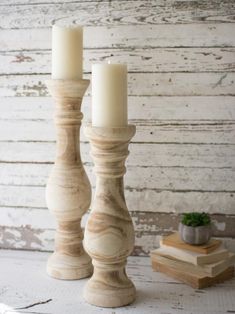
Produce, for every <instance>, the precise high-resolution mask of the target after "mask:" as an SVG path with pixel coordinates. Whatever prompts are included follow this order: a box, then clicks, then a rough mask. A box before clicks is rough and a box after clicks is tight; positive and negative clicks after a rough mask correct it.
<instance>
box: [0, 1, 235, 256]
mask: <svg viewBox="0 0 235 314" xmlns="http://www.w3.org/2000/svg"><path fill="white" fill-rule="evenodd" d="M57 21H62V22H63V23H65V24H66V23H78V24H82V25H84V26H85V34H84V45H85V53H84V54H85V55H84V72H85V77H87V78H89V77H90V70H91V63H92V62H95V61H105V60H107V59H109V60H111V61H114V62H115V61H118V62H126V63H128V67H129V117H130V122H131V123H135V124H136V126H137V134H136V136H135V138H134V139H133V143H132V144H131V146H130V150H131V154H130V157H129V159H128V162H127V164H128V173H127V175H126V191H125V193H126V198H127V203H128V206H129V209H130V212H131V215H132V218H133V221H134V223H135V230H136V248H135V251H134V254H137V255H146V254H148V253H149V250H150V249H152V248H153V247H155V246H156V245H157V241H158V237H159V235H162V234H166V233H167V232H169V231H172V230H175V229H176V228H177V222H178V220H179V214H180V213H181V212H183V211H191V210H198V211H202V210H205V211H208V212H209V213H211V214H212V217H213V220H214V224H215V228H214V234H215V235H217V236H219V237H225V238H226V240H227V243H228V245H230V246H231V247H232V246H233V247H235V245H234V241H235V240H233V238H235V97H234V96H235V1H234V0H222V1H220V0H207V1H199V0H180V1H177V0H156V1H154V0H152V1H151V0H143V1H140V0H137V1H134V0H130V1H127V0H125V1H124V0H123V1H118V0H113V1H95V0H93V1H92V0H91V1H90V0H77V1H76V0H63V1H62V0H58V1H56V0H35V1H33V0H1V2H0V96H1V102H0V141H1V143H0V246H1V247H4V248H21V249H31V250H46V251H47V250H52V248H53V237H54V228H55V220H54V217H53V216H51V215H50V214H49V212H48V210H47V208H46V204H45V198H44V192H45V182H46V179H47V177H48V173H49V171H50V169H51V167H52V163H53V160H54V155H55V131H54V127H53V121H52V113H53V103H52V99H51V98H50V97H48V96H49V95H48V91H47V89H46V87H45V84H44V82H45V79H47V78H48V77H49V76H50V64H51V61H50V42H51V30H50V26H51V24H52V23H55V22H57ZM90 106H91V99H90V92H88V93H87V96H86V97H85V99H84V104H83V112H84V114H85V117H86V118H85V119H89V118H90ZM81 140H82V153H83V160H84V163H85V166H86V170H87V172H88V174H89V176H90V178H91V181H92V184H93V186H94V182H95V181H94V176H93V175H92V162H91V159H90V157H89V155H88V153H89V144H88V142H87V140H86V138H85V137H84V136H83V135H82V139H81Z"/></svg>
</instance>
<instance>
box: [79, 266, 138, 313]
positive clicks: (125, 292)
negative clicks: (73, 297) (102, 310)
mask: <svg viewBox="0 0 235 314" xmlns="http://www.w3.org/2000/svg"><path fill="white" fill-rule="evenodd" d="M93 264H94V267H95V268H94V274H93V276H92V278H91V279H90V280H89V281H88V282H87V284H86V286H85V290H84V295H83V296H84V299H85V300H86V302H88V303H90V304H93V305H96V306H100V307H120V306H125V305H128V304H130V303H132V302H133V301H134V299H135V296H136V289H135V286H134V285H133V283H132V281H131V280H130V279H129V278H128V277H127V275H126V271H125V268H124V266H125V264H126V263H120V264H115V265H114V264H111V265H107V264H106V265H104V264H103V263H101V264H99V263H98V262H97V261H95V262H94V261H93Z"/></svg>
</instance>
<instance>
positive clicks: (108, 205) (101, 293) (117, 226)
mask: <svg viewBox="0 0 235 314" xmlns="http://www.w3.org/2000/svg"><path fill="white" fill-rule="evenodd" d="M134 133H135V127H134V126H132V125H129V126H127V127H123V128H102V127H87V128H85V134H86V136H87V137H88V138H89V140H90V142H91V155H92V158H93V160H94V163H95V172H96V176H97V180H96V192H95V198H94V201H93V206H92V211H91V213H90V216H89V218H88V221H87V224H86V228H85V235H84V240H85V241H84V245H85V248H86V251H87V252H88V254H89V255H90V256H91V257H92V263H93V266H94V273H93V276H92V277H91V279H89V280H88V283H87V284H86V286H85V290H84V294H83V295H84V298H85V300H86V301H87V302H88V303H90V304H93V305H96V306H100V307H120V306H124V305H127V304H129V303H131V302H133V300H134V299H135V295H136V290H135V287H134V285H133V283H132V282H131V280H130V279H129V278H128V277H127V274H126V270H125V265H126V259H127V256H128V255H130V253H131V252H132V250H133V247H134V228H133V224H132V220H131V217H130V214H129V212H128V209H127V207H126V202H125V197H124V188H123V175H124V173H125V171H126V169H125V160H126V157H127V156H128V144H129V141H130V139H131V138H132V137H133V135H134Z"/></svg>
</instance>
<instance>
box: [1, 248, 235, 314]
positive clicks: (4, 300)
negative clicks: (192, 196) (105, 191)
mask: <svg viewBox="0 0 235 314" xmlns="http://www.w3.org/2000/svg"><path fill="white" fill-rule="evenodd" d="M48 255H49V254H48V253H41V252H27V251H10V250H0V313H1V314H3V313H4V314H13V313H14V314H17V313H30V314H77V313H81V314H93V313H103V314H106V313H109V314H118V313H134V314H150V313H151V314H153V313H154V314H158V313H159V314H175V313H180V314H205V313H211V314H225V313H235V279H232V280H229V281H227V282H225V283H223V284H219V285H216V286H214V287H211V288H207V289H203V290H195V289H193V288H191V287H189V286H187V285H185V284H182V283H180V282H177V281H176V280H174V279H172V278H170V277H167V276H166V275H164V274H161V273H157V272H153V271H152V268H151V265H150V258H147V257H130V258H129V260H128V269H127V272H128V274H129V276H130V277H131V278H132V280H133V281H134V283H135V285H136V288H137V299H136V301H135V302H134V303H133V304H132V305H129V306H126V307H123V308H118V309H117V308H116V309H112V308H111V309H110V308H109V309H105V308H98V307H95V306H91V305H89V304H87V303H85V302H84V300H83V297H82V291H83V287H84V284H85V282H86V281H87V279H83V280H77V281H61V280H56V279H53V278H50V277H49V276H47V274H46V272H45V266H46V260H47V257H48Z"/></svg>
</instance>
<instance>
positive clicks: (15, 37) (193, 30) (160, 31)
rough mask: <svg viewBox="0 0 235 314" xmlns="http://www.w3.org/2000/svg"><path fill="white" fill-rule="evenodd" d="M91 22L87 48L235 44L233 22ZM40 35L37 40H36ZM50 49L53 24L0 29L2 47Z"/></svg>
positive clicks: (88, 29) (88, 28)
mask: <svg viewBox="0 0 235 314" xmlns="http://www.w3.org/2000/svg"><path fill="white" fill-rule="evenodd" d="M136 27H137V26H135V25H128V26H125V25H124V26H121V25H120V26H113V27H105V26H98V25H97V26H94V27H92V26H90V27H86V28H85V30H84V48H89V49H93V48H119V49H120V48H121V49H125V48H133V49H134V48H148V49H152V48H156V47H178V48H180V47H235V38H234V36H233V33H234V31H233V24H230V23H221V24H203V23H202V24H189V25H186V24H177V25H171V24H166V25H140V26H138V31H136ZM35 39H37V40H35ZM44 49H51V30H50V28H48V29H45V28H40V29H34V28H31V26H30V28H27V29H6V30H4V29H3V30H1V47H0V51H8V50H14V51H15V50H44Z"/></svg>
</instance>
